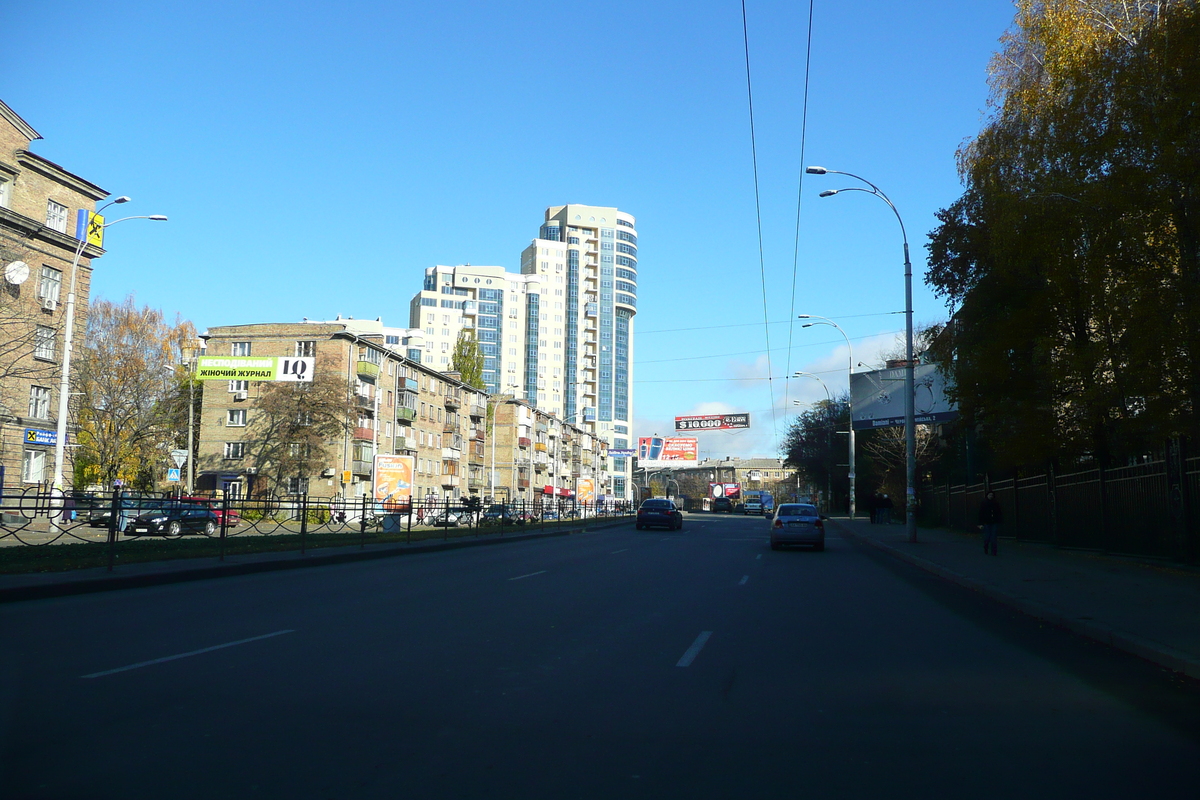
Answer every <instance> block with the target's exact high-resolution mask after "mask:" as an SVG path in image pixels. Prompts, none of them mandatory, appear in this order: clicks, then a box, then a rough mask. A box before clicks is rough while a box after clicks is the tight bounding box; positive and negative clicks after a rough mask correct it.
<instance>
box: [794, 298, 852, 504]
mask: <svg viewBox="0 0 1200 800" xmlns="http://www.w3.org/2000/svg"><path fill="white" fill-rule="evenodd" d="M800 319H815V320H818V321H817V322H808V323H805V324H804V325H801V326H800V327H802V328H811V327H812V326H813V325H828V326H829V327H831V328H833V329H835V330H836V331H837V332H838V333H840V334H841V335H842V338H843V339H845V340H846V349H847V350H849V351H850V361H849V364H848V366H847V367H846V386H847V390H848V391H849V387H850V374H851V373H852V372H854V348H853V347H852V346H851V344H850V337H849V336H847V335H846V332H845V331H844V330H842V328H841V326H840V325H838V324H837V323H836V322H834V321H833V320H831V319H829V318H828V317H822V316H818V315H816V314H801V315H800ZM849 396H850V402H849V410H850V519H851V520H853V519H854V511H855V502H854V499H855V493H854V492H855V489H854V394H853V392H852V391H851V393H850V395H849Z"/></svg>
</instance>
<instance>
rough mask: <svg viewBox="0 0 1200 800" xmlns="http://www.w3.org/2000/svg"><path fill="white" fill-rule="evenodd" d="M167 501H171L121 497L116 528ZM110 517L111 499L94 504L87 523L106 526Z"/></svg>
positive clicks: (92, 525)
mask: <svg viewBox="0 0 1200 800" xmlns="http://www.w3.org/2000/svg"><path fill="white" fill-rule="evenodd" d="M168 502H171V501H169V500H164V499H162V498H149V497H122V498H121V505H120V507H119V509H118V512H117V530H119V531H123V530H125V528H126V526H127V525H129V521H130V520H132V519H133V518H134V517H136V516H138V515H139V514H143V513H145V512H146V511H150V510H153V509H156V508H162V507H163V505H164V504H166V503H168ZM110 519H112V501H111V500H110V501H109V502H108V503H107V504H104V505H98V506H96V507H95V509H94V510H93V511H92V515H91V516H90V517H88V521H87V524H88V526H89V527H92V528H107V527H108V522H109V520H110Z"/></svg>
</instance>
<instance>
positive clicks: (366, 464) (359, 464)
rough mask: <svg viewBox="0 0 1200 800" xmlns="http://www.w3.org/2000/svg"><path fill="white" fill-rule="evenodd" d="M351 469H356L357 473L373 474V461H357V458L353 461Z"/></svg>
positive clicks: (355, 472)
mask: <svg viewBox="0 0 1200 800" xmlns="http://www.w3.org/2000/svg"><path fill="white" fill-rule="evenodd" d="M350 469H351V470H353V471H354V474H355V475H370V474H371V462H370V461H357V460H355V461H351V462H350Z"/></svg>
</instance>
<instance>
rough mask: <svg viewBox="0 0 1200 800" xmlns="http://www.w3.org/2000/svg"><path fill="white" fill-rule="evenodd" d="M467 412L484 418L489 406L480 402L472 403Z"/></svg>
mask: <svg viewBox="0 0 1200 800" xmlns="http://www.w3.org/2000/svg"><path fill="white" fill-rule="evenodd" d="M467 413H468V414H470V415H471V416H472V417H478V418H480V419H483V418H484V417H486V416H487V406H484V405H480V404H479V403H472V404H471V406H470V408H469V410H468V411H467Z"/></svg>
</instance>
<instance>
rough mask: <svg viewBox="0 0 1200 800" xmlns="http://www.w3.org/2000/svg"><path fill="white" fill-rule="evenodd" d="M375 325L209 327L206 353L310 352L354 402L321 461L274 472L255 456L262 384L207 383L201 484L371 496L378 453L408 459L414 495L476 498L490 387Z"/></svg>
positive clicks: (238, 490) (482, 479)
mask: <svg viewBox="0 0 1200 800" xmlns="http://www.w3.org/2000/svg"><path fill="white" fill-rule="evenodd" d="M376 323H377V325H380V326H381V323H378V321H376ZM374 327H376V326H373V325H371V324H370V323H369V322H366V323H365V324H364V322H360V321H355V320H349V319H347V320H338V321H333V322H298V323H280V324H266V323H264V324H252V325H228V326H221V327H216V328H210V329H209V331H208V333H207V339H208V345H207V348H206V354H207V355H210V356H212V355H220V356H311V357H314V358H315V359H316V370H317V374H316V375H315V376H314V380H336V381H338V382H340V384H341V385H344V387H345V389H346V391H347V392H349V393H350V394H351V395H352V397H353V404H352V408H351V409H349V410H348V412H347V413H348V414H350V415H351V419H350V424H349V425H348V428H347V429H346V430H345V431H344V432H343V433H341V434H339V436H338V437H337V438H336V439H334V440H331V441H328V442H327V443H326V448H325V451H324V454H323V457H322V459H321V463H320V465H319V466H318V467H314V468H313V469H310V470H307V474H301V475H291V476H287V477H283V478H277V477H273V470H272V465H271V464H270V463H264V462H263V459H262V457H261V456H259V455H257V454H259V453H262V452H263V449H262V448H261V447H260V446H259V445H260V444H261V441H262V437H263V436H264V434H265V433H266V432H267V431H268V430H269V427H268V426H267V425H266V424H265V423H266V422H267V421H268V420H267V419H265V418H264V415H266V414H267V411H266V410H265V409H264V407H263V405H262V403H261V401H262V399H263V397H264V392H266V391H267V387H268V384H266V383H265V382H259V381H206V382H205V383H204V388H203V403H202V412H201V422H200V437H199V452H198V456H197V484H196V485H197V489H199V490H201V491H223V492H225V493H227V494H229V495H231V496H242V495H254V494H262V493H275V494H294V493H302V492H304V493H309V494H312V495H316V496H322V497H343V498H348V499H353V498H357V497H361V496H362V495H367V494H370V493H371V480H372V467H373V461H374V457H375V454H376V453H384V454H401V455H410V456H412V457H413V458H414V460H415V467H416V469H415V475H414V482H413V497H414V498H418V499H419V498H425V497H430V496H433V497H438V498H443V499H457V498H460V497H463V496H466V495H469V494H475V495H478V496H480V497H481V498H482V496H483V489H484V487H485V486H486V485H487V483H488V482H487V480H486V478H487V475H486V473H485V471H486V469H487V466H486V463H485V460H484V455H485V444H486V424H485V420H486V417H487V394H486V393H485V392H482V391H480V390H477V389H474V388H472V387H470V386H468V385H466V384H464V383H463V382H462V381H461V380H459V379H458V377H457V375H455V374H453V373H450V374H446V373H441V372H438V371H436V370H433V369H429V368H428V367H426V366H425V365H423V364H421V363H420V362H417V361H413V360H411V359H409V358H408V357H407V356H405V355H402V354H401V352H400V351H399V349H397V348H402V347H403V342H395V343H392V345H391V346H390V345H389V344H388V342H387V339H386V337H387V336H389V335H392V334H388V333H385V332H383V331H384V330H386V329H383V328H382V327H380V332H375V331H374V330H372V328H374ZM297 391H304V389H303V388H300V389H297Z"/></svg>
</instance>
